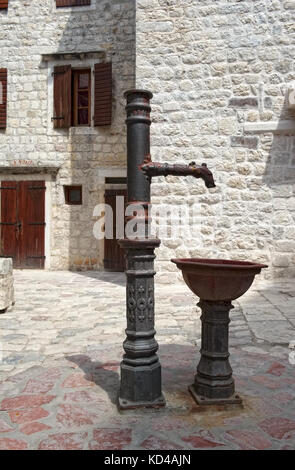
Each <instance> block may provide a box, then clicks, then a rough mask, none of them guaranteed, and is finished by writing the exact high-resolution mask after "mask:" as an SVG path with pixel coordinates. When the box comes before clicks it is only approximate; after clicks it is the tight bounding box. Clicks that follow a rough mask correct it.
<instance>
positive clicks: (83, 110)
mask: <svg viewBox="0 0 295 470" xmlns="http://www.w3.org/2000/svg"><path fill="white" fill-rule="evenodd" d="M72 78H73V80H72V90H73V95H72V110H73V111H72V112H73V116H72V125H73V126H90V125H91V71H90V70H73V71H72Z"/></svg>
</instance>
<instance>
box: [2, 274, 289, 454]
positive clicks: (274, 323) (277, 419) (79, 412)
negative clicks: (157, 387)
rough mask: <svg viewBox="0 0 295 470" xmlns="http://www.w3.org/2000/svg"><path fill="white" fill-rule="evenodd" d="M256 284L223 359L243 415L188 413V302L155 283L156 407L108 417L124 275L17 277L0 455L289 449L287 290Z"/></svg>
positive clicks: (191, 333)
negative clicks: (160, 405)
mask: <svg viewBox="0 0 295 470" xmlns="http://www.w3.org/2000/svg"><path fill="white" fill-rule="evenodd" d="M258 279H259V278H257V280H256V281H255V283H254V285H253V286H252V288H251V289H250V291H249V292H248V293H247V294H246V295H245V296H244V297H243V298H242V299H240V300H241V302H235V305H236V306H237V308H236V309H235V310H234V311H232V314H231V317H232V323H231V328H230V331H231V333H230V334H231V363H232V366H233V369H234V374H235V377H236V388H237V391H238V392H239V394H240V395H241V396H242V397H243V399H244V405H243V407H240V406H232V407H229V406H227V407H221V406H220V407H211V408H210V407H207V408H202V409H201V408H200V407H198V406H197V405H196V404H195V403H194V401H193V400H192V398H191V397H190V395H189V393H188V391H187V386H188V385H189V384H190V383H191V382H192V380H193V375H194V371H195V367H196V363H197V361H198V356H199V353H198V347H196V344H197V345H199V344H200V320H199V312H198V311H197V309H196V306H195V304H196V298H195V297H194V296H193V295H192V294H191V293H190V291H189V290H188V288H187V287H186V286H185V285H184V284H181V283H180V284H179V285H176V286H175V285H173V286H170V285H157V289H156V300H157V305H156V311H157V313H156V315H157V316H156V328H157V332H158V333H157V339H158V342H159V343H160V357H161V362H162V366H163V390H164V393H165V396H166V400H167V407H166V409H165V410H162V411H158V412H150V411H149V412H138V411H137V412H125V413H123V414H122V413H119V412H118V411H117V408H116V397H117V391H118V386H119V364H120V360H121V356H122V341H123V339H124V328H125V308H124V302H125V289H124V282H125V280H124V275H120V274H110V273H93V272H89V273H70V272H44V271H42V272H41V271H16V272H15V289H16V304H15V306H14V308H13V309H11V310H10V311H7V312H6V313H5V314H3V315H1V316H0V334H1V338H0V341H1V343H2V349H3V351H2V355H3V357H2V362H1V363H0V449H109V450H111V449H115V450H119V449H125V450H128V449H148V450H152V449H169V450H173V449H271V448H272V449H294V448H295V364H294V365H292V364H291V362H295V361H292V360H291V361H290V358H289V354H290V350H289V349H288V344H289V342H290V341H292V340H295V331H294V327H295V282H294V281H286V280H282V281H280V282H272V281H259V280H258Z"/></svg>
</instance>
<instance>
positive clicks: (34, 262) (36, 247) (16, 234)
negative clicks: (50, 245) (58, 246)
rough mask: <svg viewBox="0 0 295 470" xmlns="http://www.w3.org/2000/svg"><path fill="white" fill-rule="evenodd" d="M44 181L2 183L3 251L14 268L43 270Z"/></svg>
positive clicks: (2, 253)
mask: <svg viewBox="0 0 295 470" xmlns="http://www.w3.org/2000/svg"><path fill="white" fill-rule="evenodd" d="M45 189H46V188H45V182H44V181H2V183H1V252H0V254H1V255H3V256H10V257H12V258H13V265H14V267H15V268H39V269H40V268H43V267H44V261H45V256H44V251H45Z"/></svg>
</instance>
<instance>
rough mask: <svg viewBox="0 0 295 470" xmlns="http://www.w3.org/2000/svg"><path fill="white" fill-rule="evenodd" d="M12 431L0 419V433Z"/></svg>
mask: <svg viewBox="0 0 295 470" xmlns="http://www.w3.org/2000/svg"><path fill="white" fill-rule="evenodd" d="M10 431H13V428H12V427H11V426H10V425H9V424H7V423H6V422H5V421H4V420H3V419H1V418H0V433H3V432H10Z"/></svg>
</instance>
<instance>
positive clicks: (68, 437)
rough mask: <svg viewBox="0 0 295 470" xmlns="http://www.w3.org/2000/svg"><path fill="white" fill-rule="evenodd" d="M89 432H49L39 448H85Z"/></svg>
mask: <svg viewBox="0 0 295 470" xmlns="http://www.w3.org/2000/svg"><path fill="white" fill-rule="evenodd" d="M86 438H87V433H57V434H49V436H48V437H46V439H43V440H42V441H41V442H40V444H39V447H38V449H39V450H83V448H84V442H85V440H86Z"/></svg>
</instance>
